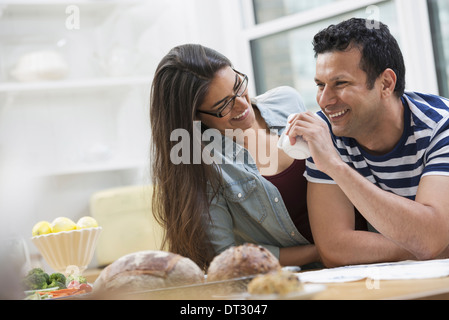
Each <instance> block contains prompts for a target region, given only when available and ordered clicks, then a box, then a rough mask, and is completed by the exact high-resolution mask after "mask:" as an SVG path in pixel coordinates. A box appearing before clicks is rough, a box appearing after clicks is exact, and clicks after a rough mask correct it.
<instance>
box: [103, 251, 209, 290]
mask: <svg viewBox="0 0 449 320" xmlns="http://www.w3.org/2000/svg"><path fill="white" fill-rule="evenodd" d="M203 281H204V272H203V271H202V270H201V269H200V267H199V266H198V265H197V264H195V263H194V262H193V261H192V260H190V259H189V258H186V257H183V256H180V255H178V254H174V253H170V252H165V251H139V252H135V253H131V254H128V255H125V256H123V257H121V258H119V259H117V260H116V261H114V262H113V263H111V264H110V265H108V266H107V267H106V268H104V269H103V270H102V271H101V273H100V275H99V276H98V278H97V280H96V281H95V283H94V291H95V292H101V291H103V292H104V291H111V290H113V291H116V290H117V289H119V291H120V292H131V291H134V292H136V291H143V290H152V289H160V288H166V287H175V286H182V285H188V284H196V283H201V282H203Z"/></svg>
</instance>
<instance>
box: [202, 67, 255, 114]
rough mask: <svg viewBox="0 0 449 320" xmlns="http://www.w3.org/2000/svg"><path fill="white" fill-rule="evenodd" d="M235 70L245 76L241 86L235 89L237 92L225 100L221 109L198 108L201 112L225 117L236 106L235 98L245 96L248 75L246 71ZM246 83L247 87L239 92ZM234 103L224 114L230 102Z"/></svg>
mask: <svg viewBox="0 0 449 320" xmlns="http://www.w3.org/2000/svg"><path fill="white" fill-rule="evenodd" d="M232 70H234V72H235V73H237V74H238V75H239V76H241V77H243V79H242V81H241V82H240V84H239V86H238V87H237V88H236V89H235V92H237V93H236V94H235V95H234V96H233V97H232V98H230V99H229V100H228V101H226V102H225V104H224V106H223V107H221V108H220V109H219V110H217V112H210V111H202V110H197V111H198V112H199V113H204V114H208V115H210V116H214V117H216V118H224V117H226V116H227V115H228V114H229V113H230V112H231V111H232V109H233V108H234V105H235V99H237V98H240V97H241V96H243V94H244V93H245V92H246V90H247V89H248V76H247V75H246V74H244V73H241V72H239V71H237V70H235V69H232ZM244 83H246V84H245V89H244V90H243V91H242V93H241V94H239V92H240V90H241V89H242V86H243V84H244ZM230 103H232V105H231V108H229V111H228V112H227V113H226V114H223V113H222V112H223V110H225V109H226V108H227V107H228V106H229V104H230Z"/></svg>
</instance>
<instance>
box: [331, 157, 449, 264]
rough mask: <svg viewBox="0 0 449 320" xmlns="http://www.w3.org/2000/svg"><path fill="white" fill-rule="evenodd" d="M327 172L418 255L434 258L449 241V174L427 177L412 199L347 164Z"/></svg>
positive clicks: (389, 233) (369, 215) (395, 238)
mask: <svg viewBox="0 0 449 320" xmlns="http://www.w3.org/2000/svg"><path fill="white" fill-rule="evenodd" d="M327 173H328V174H329V176H331V177H332V178H333V179H334V181H335V182H336V183H337V184H338V185H339V187H340V188H341V190H342V191H343V192H344V194H345V195H346V196H347V197H348V199H349V200H350V201H351V202H352V203H353V204H354V206H356V207H357V208H358V209H359V211H360V212H361V214H362V215H363V216H364V217H365V218H366V220H368V221H369V222H370V223H371V225H372V226H373V227H374V228H376V230H378V231H379V232H380V233H381V234H382V235H384V236H385V237H386V238H388V239H389V240H391V241H393V242H394V243H396V244H397V245H398V246H400V247H402V248H404V249H406V250H408V251H410V252H411V253H412V254H413V255H415V256H416V257H417V258H418V259H422V260H425V259H433V258H435V257H437V256H438V255H439V254H440V253H441V252H442V251H443V250H445V249H446V247H447V246H448V245H449V196H448V194H447V190H449V177H443V176H428V177H424V178H423V179H422V181H421V183H420V184H419V187H418V192H417V196H416V198H415V201H412V200H409V199H407V198H404V197H401V196H398V195H395V194H393V193H390V192H387V191H384V190H382V189H380V188H378V187H377V186H375V185H374V184H372V183H371V182H369V181H368V180H367V179H365V178H364V177H362V176H361V175H360V174H359V173H358V172H356V171H355V170H353V169H352V168H350V167H349V166H347V165H346V164H341V165H339V166H338V167H337V166H336V167H335V168H333V169H332V170H329V171H328V172H327Z"/></svg>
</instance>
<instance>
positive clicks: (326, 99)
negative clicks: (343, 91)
mask: <svg viewBox="0 0 449 320" xmlns="http://www.w3.org/2000/svg"><path fill="white" fill-rule="evenodd" d="M317 102H318V104H319V105H320V107H321V108H325V107H326V106H328V105H333V104H335V103H336V102H337V96H336V94H335V91H334V90H332V88H330V87H329V86H327V85H326V86H325V87H324V89H323V90H322V91H321V92H319V93H318V95H317Z"/></svg>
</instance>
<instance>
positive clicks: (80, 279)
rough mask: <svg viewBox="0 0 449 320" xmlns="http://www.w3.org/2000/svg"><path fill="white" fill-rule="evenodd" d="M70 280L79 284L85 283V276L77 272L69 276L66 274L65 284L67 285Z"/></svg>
mask: <svg viewBox="0 0 449 320" xmlns="http://www.w3.org/2000/svg"><path fill="white" fill-rule="evenodd" d="M72 281H78V283H80V284H81V283H87V280H86V278H85V277H83V276H82V275H79V274H71V275H70V276H68V277H67V280H66V285H68V284H69V283H70V282H72Z"/></svg>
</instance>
